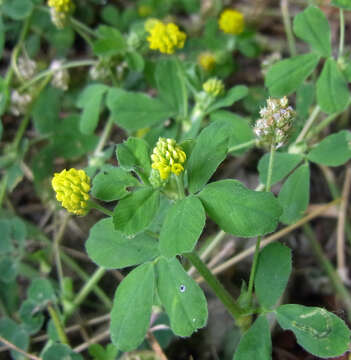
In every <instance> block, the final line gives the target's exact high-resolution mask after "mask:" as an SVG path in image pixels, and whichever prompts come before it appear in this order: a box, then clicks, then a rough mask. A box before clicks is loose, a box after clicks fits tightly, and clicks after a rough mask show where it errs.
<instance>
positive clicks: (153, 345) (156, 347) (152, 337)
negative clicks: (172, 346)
mask: <svg viewBox="0 0 351 360" xmlns="http://www.w3.org/2000/svg"><path fill="white" fill-rule="evenodd" d="M146 337H147V340H148V342H149V344H150V346H151V348H152V350H153V351H154V352H155V353H156V354H157V356H158V357H159V358H160V359H161V360H168V358H167V356H166V354H165V353H164V352H163V350H162V348H161V346H160V344H159V343H158V341H157V339H156V337H155V335H154V334H153V333H152V331H150V330H149V331H148V332H147V334H146Z"/></svg>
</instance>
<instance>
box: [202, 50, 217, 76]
mask: <svg viewBox="0 0 351 360" xmlns="http://www.w3.org/2000/svg"><path fill="white" fill-rule="evenodd" d="M197 62H198V63H199V65H200V66H201V67H202V68H203V69H204V70H205V71H211V70H213V68H214V67H215V65H216V58H215V57H214V55H213V54H212V53H210V52H203V53H201V54H200V55H199V56H198V58H197Z"/></svg>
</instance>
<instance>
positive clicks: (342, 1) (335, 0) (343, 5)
mask: <svg viewBox="0 0 351 360" xmlns="http://www.w3.org/2000/svg"><path fill="white" fill-rule="evenodd" d="M331 4H332V5H334V6H336V7H338V8H340V9H345V10H351V1H350V0H332V2H331Z"/></svg>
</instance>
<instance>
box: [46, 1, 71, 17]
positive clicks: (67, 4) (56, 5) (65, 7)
mask: <svg viewBox="0 0 351 360" xmlns="http://www.w3.org/2000/svg"><path fill="white" fill-rule="evenodd" d="M48 5H49V6H50V7H51V8H53V9H55V11H56V12H58V13H65V14H68V13H70V12H72V11H73V9H74V3H73V2H72V0H49V1H48Z"/></svg>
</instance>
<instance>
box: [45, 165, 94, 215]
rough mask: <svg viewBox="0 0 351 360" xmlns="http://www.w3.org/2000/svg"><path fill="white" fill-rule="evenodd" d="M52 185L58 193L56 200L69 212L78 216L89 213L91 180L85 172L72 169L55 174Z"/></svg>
mask: <svg viewBox="0 0 351 360" xmlns="http://www.w3.org/2000/svg"><path fill="white" fill-rule="evenodd" d="M51 184H52V187H53V189H54V190H55V192H56V199H57V200H58V201H60V202H61V203H62V206H63V207H64V208H66V209H67V210H68V211H69V212H71V213H73V214H76V215H85V214H86V213H87V212H88V210H89V209H88V200H89V194H88V193H89V190H90V178H89V176H88V175H87V174H86V173H85V171H84V170H77V169H74V168H72V169H69V170H68V171H67V170H66V169H65V170H63V171H61V172H60V173H55V174H54V177H53V179H52V182H51Z"/></svg>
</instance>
